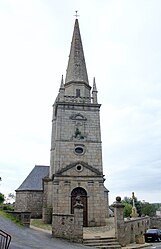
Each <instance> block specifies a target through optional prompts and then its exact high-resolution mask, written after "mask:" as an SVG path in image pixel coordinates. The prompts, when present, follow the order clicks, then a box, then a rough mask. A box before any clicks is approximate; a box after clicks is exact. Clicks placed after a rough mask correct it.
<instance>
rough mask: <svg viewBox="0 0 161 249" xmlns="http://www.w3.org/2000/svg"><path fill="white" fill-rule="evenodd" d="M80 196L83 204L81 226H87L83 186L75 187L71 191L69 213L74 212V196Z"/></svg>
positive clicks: (85, 197)
mask: <svg viewBox="0 0 161 249" xmlns="http://www.w3.org/2000/svg"><path fill="white" fill-rule="evenodd" d="M77 196H80V200H81V203H82V204H83V226H84V227H87V226H88V220H87V217H88V215H87V213H88V211H87V210H88V209H87V192H86V190H85V189H83V188H80V187H78V188H75V189H73V191H72V193H71V213H72V214H73V213H74V205H75V204H76V197H77Z"/></svg>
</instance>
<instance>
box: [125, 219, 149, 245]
mask: <svg viewBox="0 0 161 249" xmlns="http://www.w3.org/2000/svg"><path fill="white" fill-rule="evenodd" d="M124 227H125V243H126V245H127V244H130V243H135V242H136V243H138V244H143V243H144V242H145V241H144V232H145V231H146V230H147V229H148V228H149V227H150V218H149V217H140V218H135V219H134V218H132V219H130V220H127V221H124Z"/></svg>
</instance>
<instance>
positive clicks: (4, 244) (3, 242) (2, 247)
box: [0, 229, 11, 249]
mask: <svg viewBox="0 0 161 249" xmlns="http://www.w3.org/2000/svg"><path fill="white" fill-rule="evenodd" d="M10 242H11V235H9V234H8V233H6V232H5V231H3V230H1V229H0V249H8V248H9V245H10Z"/></svg>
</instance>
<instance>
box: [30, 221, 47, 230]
mask: <svg viewBox="0 0 161 249" xmlns="http://www.w3.org/2000/svg"><path fill="white" fill-rule="evenodd" d="M31 225H32V226H34V227H38V228H42V229H44V230H49V231H51V224H44V223H43V221H42V220H41V219H31Z"/></svg>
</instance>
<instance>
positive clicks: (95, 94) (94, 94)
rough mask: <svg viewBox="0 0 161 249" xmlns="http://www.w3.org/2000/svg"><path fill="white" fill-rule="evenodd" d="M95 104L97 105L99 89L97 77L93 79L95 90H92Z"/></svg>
mask: <svg viewBox="0 0 161 249" xmlns="http://www.w3.org/2000/svg"><path fill="white" fill-rule="evenodd" d="M92 97H93V103H95V104H96V103H97V87H96V81H95V77H94V78H93V89H92Z"/></svg>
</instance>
